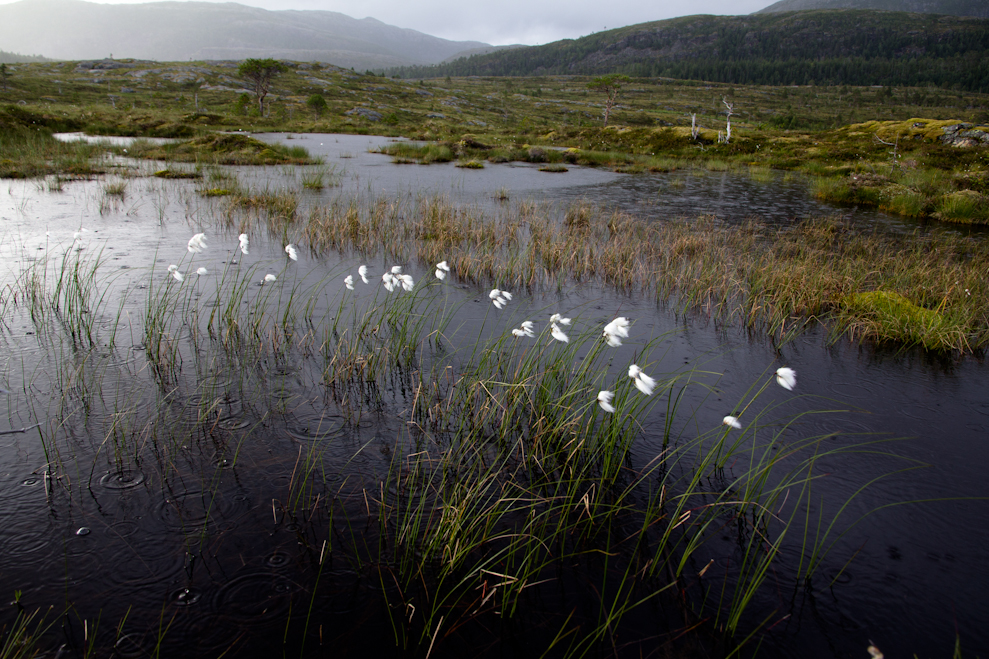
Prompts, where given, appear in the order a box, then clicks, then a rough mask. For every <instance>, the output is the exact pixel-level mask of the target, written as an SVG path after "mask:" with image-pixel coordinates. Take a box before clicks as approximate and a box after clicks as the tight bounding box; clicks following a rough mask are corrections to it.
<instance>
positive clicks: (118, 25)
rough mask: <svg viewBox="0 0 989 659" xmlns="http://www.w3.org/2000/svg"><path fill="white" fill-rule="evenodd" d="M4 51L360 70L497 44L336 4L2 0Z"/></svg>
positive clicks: (0, 35)
mask: <svg viewBox="0 0 989 659" xmlns="http://www.w3.org/2000/svg"><path fill="white" fill-rule="evenodd" d="M0 45H2V46H3V48H4V50H11V51H15V52H16V51H20V52H32V53H38V52H40V53H42V54H43V55H45V56H46V57H50V58H55V59H69V60H79V59H95V58H103V57H107V56H109V55H110V54H111V53H112V54H113V56H114V57H132V58H137V59H150V60H158V61H188V60H190V59H194V60H204V59H243V58H245V57H275V58H284V59H293V60H299V61H311V60H317V61H322V62H328V63H331V64H336V65H337V66H342V67H345V68H350V67H354V68H357V69H361V70H363V69H369V68H382V67H389V66H400V65H408V64H433V63H437V62H441V61H443V60H444V59H446V58H448V57H451V56H454V55H457V54H458V53H462V52H465V51H471V50H475V49H479V48H490V46H489V45H488V44H485V43H481V42H478V41H449V40H447V39H440V38H439V37H434V36H431V35H428V34H424V33H422V32H417V31H415V30H409V29H404V28H399V27H395V26H392V25H387V24H385V23H382V22H381V21H378V20H375V19H373V18H364V19H356V18H352V17H350V16H347V15H345V14H340V13H337V12H330V11H308V10H306V11H302V10H284V11H268V10H265V9H259V8H256V7H247V6H245V5H240V4H236V3H232V2H227V3H213V2H150V3H145V4H120V5H111V4H96V3H91V2H83V1H82V0H21V1H20V2H14V3H11V4H7V5H0Z"/></svg>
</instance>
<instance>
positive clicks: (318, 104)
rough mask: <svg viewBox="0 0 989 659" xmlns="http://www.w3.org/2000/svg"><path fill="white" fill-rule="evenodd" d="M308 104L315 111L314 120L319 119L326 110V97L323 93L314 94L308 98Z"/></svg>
mask: <svg viewBox="0 0 989 659" xmlns="http://www.w3.org/2000/svg"><path fill="white" fill-rule="evenodd" d="M306 106H308V108H309V109H310V110H312V112H313V121H315V120H316V119H319V115H321V114H323V112H325V111H326V99H325V98H323V95H322V94H313V95H312V96H310V97H309V98H308V99H306Z"/></svg>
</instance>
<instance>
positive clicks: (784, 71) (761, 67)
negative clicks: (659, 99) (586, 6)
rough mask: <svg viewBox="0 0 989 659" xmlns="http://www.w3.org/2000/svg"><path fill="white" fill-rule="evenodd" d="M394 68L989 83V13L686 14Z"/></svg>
mask: <svg viewBox="0 0 989 659" xmlns="http://www.w3.org/2000/svg"><path fill="white" fill-rule="evenodd" d="M389 73H390V74H391V75H394V76H398V77H403V78H419V77H438V76H447V75H449V76H472V75H479V76H530V75H566V74H574V75H600V74H604V73H625V74H628V75H631V76H637V77H669V78H678V79H690V80H708V81H713V82H726V83H738V84H765V85H781V84H783V85H786V84H797V85H808V84H817V85H827V84H831V85H858V86H861V85H896V86H913V87H916V86H925V85H933V86H938V87H943V88H949V89H957V90H965V91H973V92H989V20H986V19H977V18H964V17H955V16H942V15H931V14H909V13H905V12H879V11H870V10H851V9H849V10H819V11H806V12H792V13H785V14H765V15H749V16H686V17H682V18H675V19H670V20H665V21H656V22H652V23H641V24H638V25H632V26H629V27H624V28H619V29H616V30H608V31H606V32H599V33H596V34H592V35H589V36H586V37H582V38H580V39H565V40H563V41H557V42H553V43H550V44H546V45H544V46H532V47H528V48H518V49H513V50H504V51H499V52H496V53H490V54H487V55H475V56H472V57H469V58H461V59H458V60H456V61H454V62H451V63H448V64H440V65H436V66H429V67H402V68H399V69H394V70H392V71H389Z"/></svg>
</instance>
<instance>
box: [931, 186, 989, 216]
mask: <svg viewBox="0 0 989 659" xmlns="http://www.w3.org/2000/svg"><path fill="white" fill-rule="evenodd" d="M934 217H936V218H938V219H939V220H944V221H946V222H958V223H961V224H989V202H987V201H986V198H985V197H984V196H982V195H981V194H979V193H978V192H975V191H973V190H961V191H959V192H955V193H952V194H949V195H945V196H944V197H943V198H942V199H941V201H940V203H939V204H938V206H937V210H936V211H935V212H934Z"/></svg>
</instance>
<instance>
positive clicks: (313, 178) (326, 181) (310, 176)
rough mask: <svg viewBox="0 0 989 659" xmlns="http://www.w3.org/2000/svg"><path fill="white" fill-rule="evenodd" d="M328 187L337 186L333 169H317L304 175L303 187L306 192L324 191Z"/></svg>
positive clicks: (309, 170)
mask: <svg viewBox="0 0 989 659" xmlns="http://www.w3.org/2000/svg"><path fill="white" fill-rule="evenodd" d="M328 185H336V177H335V176H334V172H333V170H332V169H331V168H326V167H315V168H312V169H308V170H306V171H305V172H303V174H302V187H303V188H304V189H306V190H322V189H323V188H325V187H327V186H328Z"/></svg>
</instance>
